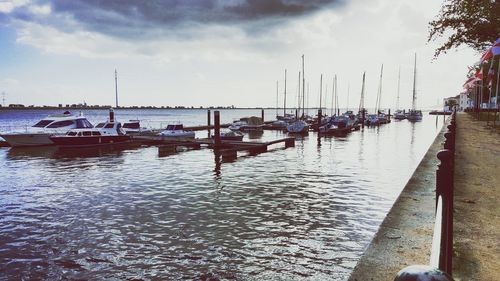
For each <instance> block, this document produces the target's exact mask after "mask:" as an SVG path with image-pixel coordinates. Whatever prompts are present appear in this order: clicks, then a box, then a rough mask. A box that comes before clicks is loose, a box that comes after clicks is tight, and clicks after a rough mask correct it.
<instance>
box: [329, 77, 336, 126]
mask: <svg viewBox="0 0 500 281" xmlns="http://www.w3.org/2000/svg"><path fill="white" fill-rule="evenodd" d="M332 85H335V77H334V78H332ZM334 99H335V87H332V106H331V109H330V115H331V116H333V114H334V112H335V108H334V105H333V101H334Z"/></svg>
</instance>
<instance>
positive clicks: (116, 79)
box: [115, 69, 118, 108]
mask: <svg viewBox="0 0 500 281" xmlns="http://www.w3.org/2000/svg"><path fill="white" fill-rule="evenodd" d="M115 102H116V108H118V72H117V71H116V69H115Z"/></svg>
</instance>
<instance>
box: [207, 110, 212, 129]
mask: <svg viewBox="0 0 500 281" xmlns="http://www.w3.org/2000/svg"><path fill="white" fill-rule="evenodd" d="M210 117H211V116H210V109H208V110H207V126H208V128H210V126H211V124H210Z"/></svg>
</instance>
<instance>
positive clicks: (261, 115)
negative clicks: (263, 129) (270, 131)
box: [260, 108, 264, 123]
mask: <svg viewBox="0 0 500 281" xmlns="http://www.w3.org/2000/svg"><path fill="white" fill-rule="evenodd" d="M260 118H262V123H264V108H262V109H261V112H260Z"/></svg>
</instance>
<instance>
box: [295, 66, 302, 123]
mask: <svg viewBox="0 0 500 281" xmlns="http://www.w3.org/2000/svg"><path fill="white" fill-rule="evenodd" d="M300 75H301V72H300V71H299V87H298V94H297V109H298V111H297V116H295V117H296V118H297V119H299V115H300V103H301V102H300Z"/></svg>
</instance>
